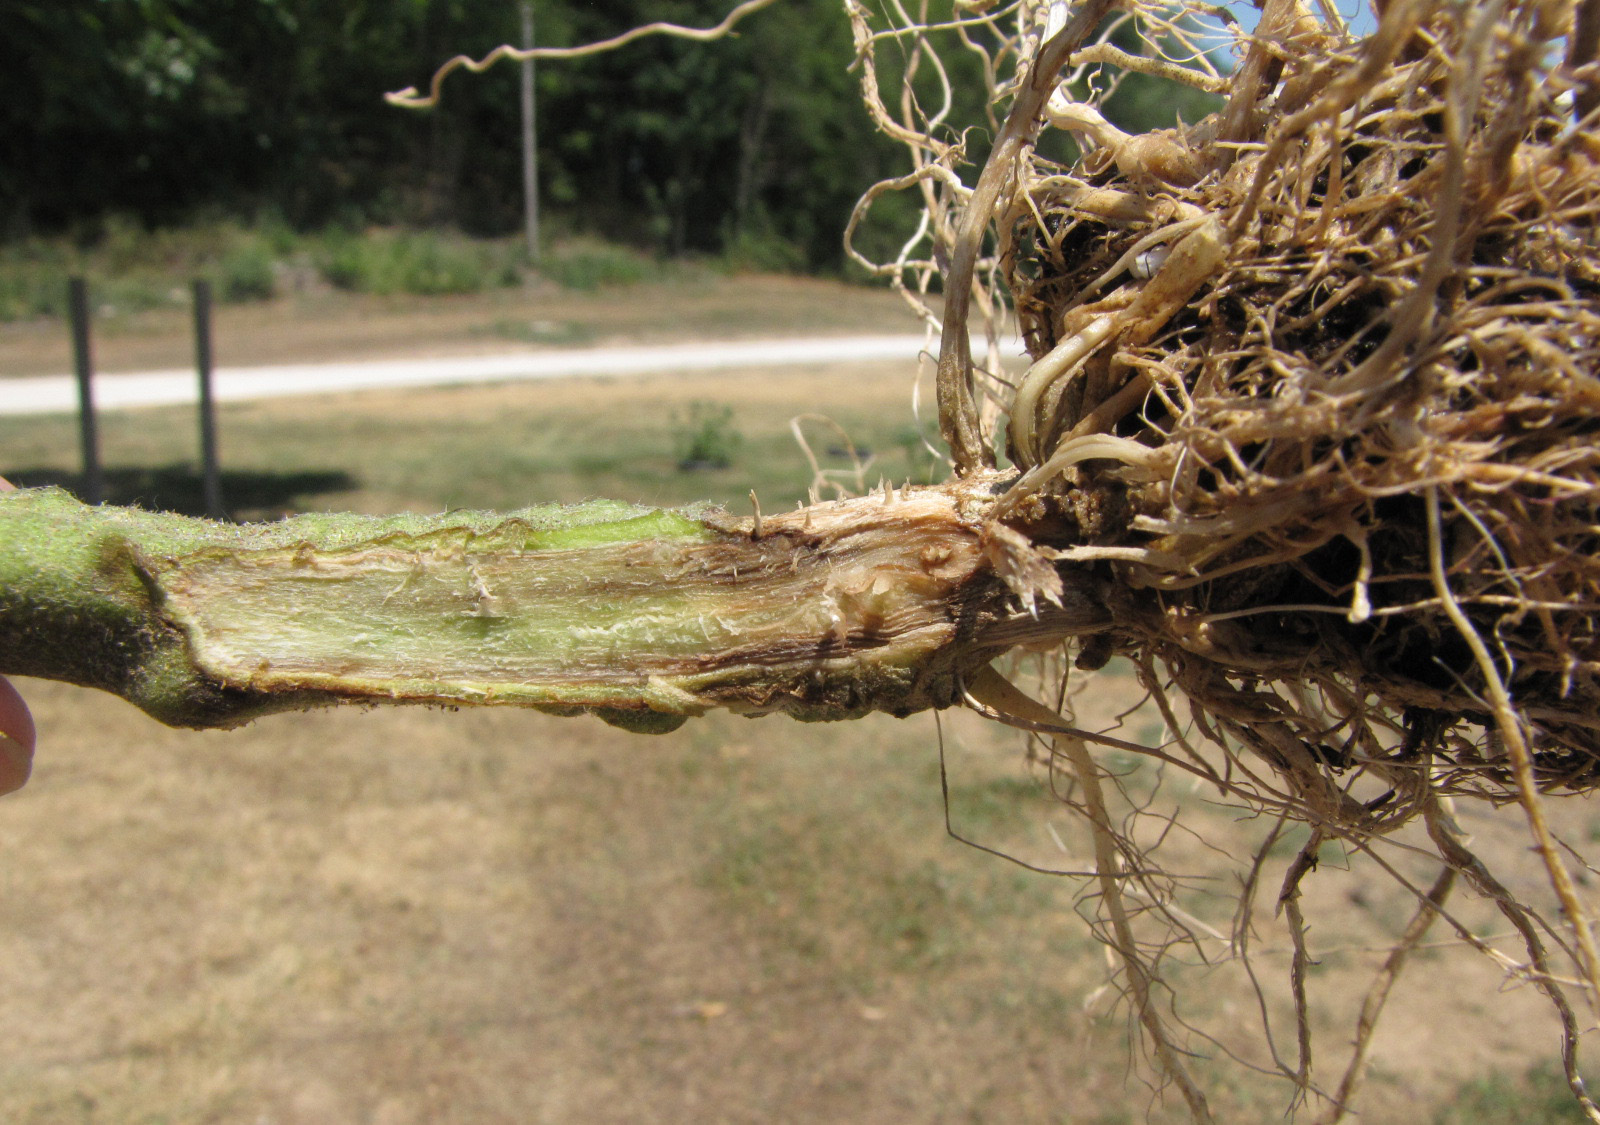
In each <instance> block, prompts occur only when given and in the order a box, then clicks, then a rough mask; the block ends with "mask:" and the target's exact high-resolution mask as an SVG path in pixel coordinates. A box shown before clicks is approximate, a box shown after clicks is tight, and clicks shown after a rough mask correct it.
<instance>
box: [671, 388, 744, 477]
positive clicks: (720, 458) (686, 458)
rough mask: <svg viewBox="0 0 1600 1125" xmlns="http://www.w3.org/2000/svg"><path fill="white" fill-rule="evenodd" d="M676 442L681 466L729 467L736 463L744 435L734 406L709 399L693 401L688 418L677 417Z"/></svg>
mask: <svg viewBox="0 0 1600 1125" xmlns="http://www.w3.org/2000/svg"><path fill="white" fill-rule="evenodd" d="M676 430H677V432H676V434H675V444H676V447H677V451H678V468H679V469H680V470H683V471H689V470H694V469H726V468H728V467H729V466H731V465H732V464H733V459H734V457H735V456H736V455H737V454H738V452H739V447H740V446H741V445H743V444H744V435H742V434H741V433H740V432H739V430H738V427H736V426H735V425H734V424H733V408H732V407H728V406H713V405H711V404H710V403H708V402H696V403H693V404H691V405H690V407H689V413H688V416H687V417H686V418H679V419H678V420H677V426H676Z"/></svg>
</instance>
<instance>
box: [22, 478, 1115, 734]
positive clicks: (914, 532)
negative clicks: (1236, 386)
mask: <svg viewBox="0 0 1600 1125" xmlns="http://www.w3.org/2000/svg"><path fill="white" fill-rule="evenodd" d="M991 492H992V488H991V487H990V486H987V485H974V484H967V485H949V486H944V487H940V488H922V489H909V488H908V489H906V490H904V491H900V492H897V491H895V490H893V489H885V490H883V491H881V492H879V493H876V494H874V495H872V496H869V497H864V498H858V499H853V500H843V501H837V502H831V503H823V504H817V505H813V506H811V507H809V508H805V509H802V510H800V511H797V512H790V513H786V514H784V515H780V516H766V517H764V518H762V519H761V521H760V523H759V525H756V524H755V523H753V522H752V521H750V520H735V519H733V518H732V517H730V516H728V515H727V514H726V513H724V512H722V511H721V510H720V509H716V508H702V509H692V508H691V509H686V510H681V511H671V510H658V509H648V508H636V507H633V506H631V505H626V504H618V503H613V502H608V501H600V502H594V503H589V504H583V505H577V506H572V507H562V506H548V507H540V508H529V509H525V510H523V511H520V512H514V513H507V514H499V513H484V512H449V513H445V514H443V515H438V516H397V517H371V516H355V515H306V516H299V517H296V518H294V519H291V520H285V521H283V522H281V523H277V524H263V525H256V526H247V527H239V526H232V525H226V524H218V523H211V522H208V521H204V520H195V519H189V518H185V517H182V516H174V515H167V514H157V513H149V512H142V511H137V510H132V509H121V508H112V507H88V506H86V505H84V504H81V503H79V502H78V501H77V500H75V499H73V498H72V497H70V496H69V495H67V494H66V493H64V492H61V491H59V490H56V489H32V490H23V491H18V492H12V493H7V494H4V495H3V496H0V673H10V674H20V675H31V676H44V677H48V678H52V679H59V680H66V681H69V682H72V683H78V684H84V685H87V686H92V687H97V688H103V689H105V690H108V691H112V692H114V693H116V694H118V695H121V696H123V697H124V698H127V699H129V700H130V701H132V702H134V703H135V704H137V705H138V706H140V707H142V708H143V709H144V710H146V711H147V712H149V713H150V714H152V715H154V716H155V717H156V718H158V719H161V720H162V721H163V722H167V723H170V724H173V725H180V726H196V727H200V726H229V725H233V724H236V723H238V722H242V721H244V720H247V719H249V718H251V717H253V716H255V715H257V714H261V713H263V712H267V711H274V710H283V709H287V708H302V707H308V706H316V705H319V704H324V703H330V702H336V701H339V700H362V701H370V702H381V701H397V702H408V701H409V702H423V703H442V704H497V703H498V704H520V705H524V706H533V707H539V708H541V709H545V710H554V711H557V712H560V713H575V712H578V711H594V712H597V713H599V714H600V715H601V717H602V718H605V719H607V720H608V721H611V722H614V723H617V724H619V725H623V726H626V727H629V728H630V729H640V730H647V731H649V730H661V729H671V728H672V727H674V726H676V725H678V724H679V723H681V722H682V721H683V719H684V718H685V717H687V716H690V715H695V714H699V713H701V712H703V711H705V710H707V709H709V708H713V707H724V708H728V709H731V710H734V711H739V712H743V713H748V714H764V713H768V712H784V713H788V714H792V715H794V716H796V717H799V718H803V719H844V718H854V717H857V716H859V715H862V714H864V713H866V712H869V711H887V712H890V713H892V714H897V715H904V714H910V713H912V712H915V711H920V710H924V709H927V708H929V707H939V706H947V705H949V704H951V703H953V702H955V701H956V700H957V699H958V698H959V689H958V687H957V681H958V679H959V677H960V676H961V675H962V673H963V672H965V671H968V670H970V669H971V668H973V667H974V666H978V665H982V664H984V663H987V662H988V661H989V660H991V659H993V657H994V656H995V655H996V654H997V653H998V652H999V651H1001V650H1003V649H1004V648H1005V647H1008V645H1009V644H1011V643H1014V642H1015V640H1016V638H1018V637H1025V638H1026V637H1036V636H1037V634H1038V633H1039V632H1040V631H1041V630H1047V631H1050V632H1053V633H1059V634H1060V635H1071V634H1072V633H1074V632H1078V631H1083V630H1085V629H1092V628H1098V627H1101V626H1103V625H1104V623H1105V622H1106V611H1105V609H1104V608H1103V606H1102V605H1101V604H1100V602H1099V601H1098V600H1097V599H1096V598H1095V597H1094V596H1092V595H1091V594H1090V593H1089V592H1088V589H1089V588H1088V587H1087V586H1084V587H1083V588H1082V589H1078V588H1074V589H1071V590H1068V591H1066V592H1065V593H1064V595H1063V597H1062V598H1061V604H1060V605H1052V606H1050V607H1048V609H1047V610H1046V611H1045V612H1044V613H1043V614H1042V615H1038V616H1036V615H1033V614H1029V613H1025V612H1023V611H1022V609H1021V608H1020V607H1019V605H1018V601H1017V599H1016V598H1015V597H1014V596H1013V591H1012V590H1011V589H1010V588H1009V587H1008V586H1007V584H1006V581H1005V579H1004V577H1003V576H1004V575H1006V574H1008V573H1011V572H1012V571H1014V570H1015V569H1016V568H1015V567H1008V566H1006V565H1003V561H1004V555H1003V553H997V552H999V551H1000V550H1001V549H1000V548H998V547H997V546H996V545H995V541H994V535H995V529H994V528H993V527H992V526H991V525H990V524H989V523H988V522H987V512H988V510H989V508H990V507H991V506H992V497H991V496H990V493H991ZM1016 540H1017V537H1016V535H1015V533H1014V532H1013V533H1012V534H1011V535H1010V536H1002V537H1001V538H1000V541H1001V542H1004V543H1005V544H1007V546H1006V548H1005V549H1006V550H1011V551H1015V550H1017V549H1018V548H1017V546H1016Z"/></svg>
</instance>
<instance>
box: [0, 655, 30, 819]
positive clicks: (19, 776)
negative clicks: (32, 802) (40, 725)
mask: <svg viewBox="0 0 1600 1125" xmlns="http://www.w3.org/2000/svg"><path fill="white" fill-rule="evenodd" d="M36 739H37V733H36V731H35V730H34V726H33V715H32V714H30V713H29V711H28V705H27V704H26V703H24V702H23V701H22V696H21V695H20V694H18V692H17V689H16V688H15V687H13V686H12V684H11V681H10V680H7V679H5V678H4V677H0V793H10V792H12V791H14V790H17V789H21V788H22V786H23V785H24V784H26V782H27V780H28V775H29V774H31V773H32V772H33V748H34V743H35V741H36Z"/></svg>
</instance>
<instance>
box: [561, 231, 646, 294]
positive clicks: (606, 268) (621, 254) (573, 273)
mask: <svg viewBox="0 0 1600 1125" xmlns="http://www.w3.org/2000/svg"><path fill="white" fill-rule="evenodd" d="M657 269H658V267H657V266H656V265H655V263H653V262H650V261H649V260H648V259H647V258H646V257H645V256H644V255H642V254H640V253H638V252H636V251H631V250H628V249H625V248H624V247H621V246H613V245H610V244H608V243H604V242H599V241H595V240H593V239H582V240H578V241H575V242H570V243H566V244H564V245H561V246H558V247H557V248H556V249H554V250H553V251H551V252H550V253H548V254H546V255H545V256H544V258H543V259H542V260H541V261H540V263H539V272H540V273H541V274H543V275H544V276H545V277H547V278H549V279H550V280H551V281H554V282H555V283H556V284H558V285H560V286H561V287H562V288H564V289H579V290H583V291H585V292H588V291H592V290H595V289H599V288H601V287H602V286H610V285H636V284H638V283H639V282H641V281H646V280H648V279H649V278H650V277H651V276H652V274H654V273H655V272H657Z"/></svg>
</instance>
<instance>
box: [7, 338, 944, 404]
mask: <svg viewBox="0 0 1600 1125" xmlns="http://www.w3.org/2000/svg"><path fill="white" fill-rule="evenodd" d="M922 347H923V338H922V337H921V336H906V335H900V336H842V337H834V338H827V337H822V338H809V339H806V338H802V339H788V340H743V341H735V342H730V343H715V344H665V345H655V346H649V347H636V348H587V349H583V348H580V349H572V350H568V351H540V352H532V351H524V352H508V353H505V354H502V355H479V356H467V357H461V358H457V359H446V358H435V359H425V360H367V361H361V362H355V363H301V364H285V365H281V366H273V367H219V368H218V369H217V370H216V372H215V374H214V377H213V383H212V386H213V394H214V396H215V398H216V400H217V401H218V402H241V401H244V400H247V399H260V398H278V397H283V396H288V395H316V394H331V393H336V392H341V391H364V390H375V389H381V388H385V387H438V386H448V385H450V384H455V383H496V382H512V381H517V380H522V379H561V378H568V377H571V376H577V375H641V374H648V373H654V372H670V371H705V370H711V369H715V368H728V367H793V366H803V365H805V364H813V363H842V362H852V361H861V360H880V359H881V360H901V361H905V362H910V361H912V360H914V359H915V358H916V357H917V353H918V352H919V351H921V349H922ZM198 397H199V391H198V387H197V379H196V376H195V373H194V371H193V370H178V371H145V372H139V373H135V374H125V375H97V376H96V377H95V380H94V401H95V406H96V408H97V409H99V410H126V409H132V408H135V407H141V406H174V405H180V404H183V403H192V402H194V401H196V399H197V398H198ZM77 409H78V389H77V380H76V379H75V378H74V377H73V376H71V375H42V376H34V377H28V378H18V379H7V380H4V381H0V414H63V413H72V412H75V411H76V410H77Z"/></svg>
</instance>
